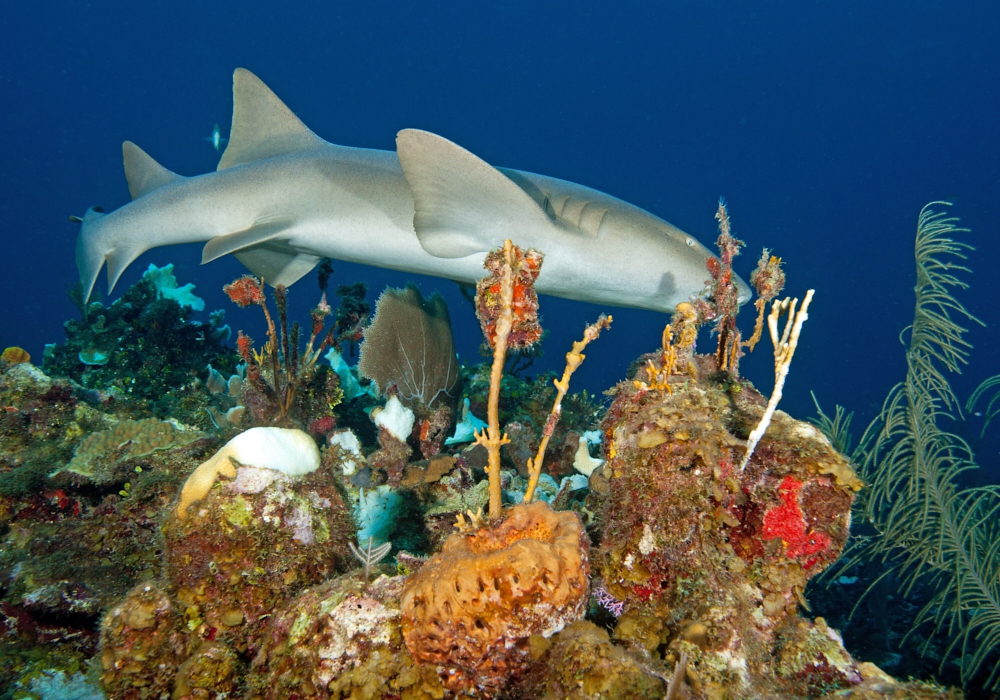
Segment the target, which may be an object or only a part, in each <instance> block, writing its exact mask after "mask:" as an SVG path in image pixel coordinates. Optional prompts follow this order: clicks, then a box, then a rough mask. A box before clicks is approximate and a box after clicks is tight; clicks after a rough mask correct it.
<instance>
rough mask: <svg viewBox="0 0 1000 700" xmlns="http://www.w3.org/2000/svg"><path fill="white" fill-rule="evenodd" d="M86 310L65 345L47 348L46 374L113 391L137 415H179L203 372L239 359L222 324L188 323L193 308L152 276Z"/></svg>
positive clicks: (228, 368) (70, 329)
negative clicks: (165, 292) (168, 293)
mask: <svg viewBox="0 0 1000 700" xmlns="http://www.w3.org/2000/svg"><path fill="white" fill-rule="evenodd" d="M169 267H170V266H167V268H169ZM163 269H166V268H163ZM170 277H171V279H173V276H172V274H171V276H170ZM174 285H175V287H176V280H175V281H174ZM182 301H184V299H182ZM199 301H200V300H199ZM81 310H82V318H81V319H79V320H72V321H67V322H66V323H65V328H66V343H65V344H63V345H55V344H53V345H48V346H46V348H45V358H44V363H43V368H44V369H45V372H46V373H48V374H50V375H53V376H61V377H68V378H70V379H72V380H73V381H75V382H78V383H79V384H81V385H83V386H84V387H86V388H89V389H97V390H101V391H106V392H107V391H110V392H112V395H113V396H114V397H115V400H117V401H123V402H126V403H128V404H130V405H131V406H132V410H133V412H134V413H135V414H137V416H136V417H146V416H148V414H150V413H152V414H153V415H155V416H158V417H161V418H166V417H170V416H173V417H178V418H179V417H181V416H179V415H178V411H177V410H176V409H177V405H178V404H179V403H180V402H182V401H183V400H184V397H185V396H187V395H188V393H190V392H191V391H192V390H191V389H190V388H189V385H190V384H191V383H192V380H194V379H195V378H196V377H197V376H198V374H199V373H200V372H201V371H202V370H203V369H204V367H205V366H206V365H208V364H212V365H213V366H215V367H218V368H220V369H221V370H223V371H232V370H233V369H234V368H235V366H236V362H237V361H238V359H239V358H238V357H237V356H236V355H235V353H233V351H232V350H231V349H229V348H227V347H225V346H224V345H223V344H222V341H223V340H224V339H225V338H226V334H225V333H224V332H221V329H220V328H219V327H218V326H217V325H212V324H206V323H199V322H196V321H191V320H189V316H190V314H191V313H192V312H193V309H192V308H191V306H190V305H182V304H180V303H178V301H177V299H174V298H169V297H167V296H163V294H162V291H161V290H158V288H157V286H156V284H154V281H153V280H152V279H151V278H148V277H144V278H143V279H141V280H139V281H138V282H136V283H135V284H134V285H132V287H130V288H129V289H128V291H126V292H125V293H124V294H123V295H122V297H121V298H120V299H117V300H116V301H115V302H114V303H112V304H111V305H110V306H104V305H103V304H102V303H101V302H97V301H95V302H92V303H90V304H89V305H82V304H81ZM217 322H218V317H215V320H214V321H213V323H216V324H217Z"/></svg>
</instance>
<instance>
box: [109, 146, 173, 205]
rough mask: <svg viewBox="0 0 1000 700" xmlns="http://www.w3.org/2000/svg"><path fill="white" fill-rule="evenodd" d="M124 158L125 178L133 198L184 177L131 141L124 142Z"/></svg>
mask: <svg viewBox="0 0 1000 700" xmlns="http://www.w3.org/2000/svg"><path fill="white" fill-rule="evenodd" d="M122 158H123V160H124V161H125V179H126V180H127V181H128V191H129V194H131V195H132V199H133V200H135V199H139V197H141V196H142V195H144V194H148V193H150V192H152V191H153V190H155V189H157V188H159V187H162V186H163V185H166V184H169V183H171V182H175V181H177V180H181V179H183V178H182V177H181V176H180V175H178V174H177V173H175V172H171V171H170V170H167V169H166V168H164V167H163V166H162V165H160V164H159V163H157V162H156V161H155V160H153V158H152V157H151V156H150V155H149V154H148V153H146V152H145V151H144V150H142V149H141V148H139V147H138V146H136V145H135V144H134V143H132V142H131V141H126V142H125V143H123V144H122Z"/></svg>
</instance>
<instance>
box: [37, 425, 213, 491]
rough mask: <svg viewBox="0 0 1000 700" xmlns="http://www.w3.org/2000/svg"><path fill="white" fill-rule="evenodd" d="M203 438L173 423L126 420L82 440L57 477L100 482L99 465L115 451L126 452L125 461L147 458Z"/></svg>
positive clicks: (197, 433) (193, 431) (195, 432)
mask: <svg viewBox="0 0 1000 700" xmlns="http://www.w3.org/2000/svg"><path fill="white" fill-rule="evenodd" d="M200 437H202V434H201V433H199V432H198V431H196V430H182V429H179V428H177V427H176V426H175V425H174V424H173V423H169V422H167V421H162V420H157V419H155V418H144V419H142V420H128V419H126V420H122V421H119V422H118V423H116V424H115V426H114V427H112V428H109V429H108V430H101V431H99V432H96V433H92V434H90V435H88V436H87V437H85V438H84V439H83V440H81V441H80V444H79V445H77V447H76V452H75V456H74V457H73V459H72V460H70V461H69V463H68V464H67V465H66V466H65V467H63V468H62V469H59V470H58V471H57V472H56V473H58V472H61V471H68V472H71V473H73V474H77V475H79V476H85V477H89V478H91V479H94V480H96V479H97V476H98V474H97V469H96V466H97V464H96V463H97V461H98V460H99V458H101V457H104V456H106V455H108V454H109V453H111V452H113V451H115V450H122V452H123V455H124V456H125V457H143V456H145V455H149V454H152V453H154V452H156V451H159V450H172V449H174V448H176V447H183V446H185V445H188V444H190V443H192V442H194V441H195V440H197V439H198V438H200Z"/></svg>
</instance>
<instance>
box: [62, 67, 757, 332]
mask: <svg viewBox="0 0 1000 700" xmlns="http://www.w3.org/2000/svg"><path fill="white" fill-rule="evenodd" d="M233 96H234V107H233V126H232V130H231V131H230V139H229V144H228V146H227V148H226V151H225V152H224V153H223V155H222V158H221V160H220V161H219V166H218V170H217V171H216V172H213V173H207V174H204V175H198V176H195V177H182V176H179V175H177V174H175V173H173V172H171V171H169V170H167V169H166V168H163V167H162V166H161V165H159V164H158V163H157V162H156V161H154V160H153V159H152V158H151V157H150V156H148V155H147V154H146V153H145V152H144V151H142V149H140V148H139V147H138V146H136V145H135V144H133V143H131V142H128V141H126V142H125V144H124V145H123V155H124V161H125V175H126V178H127V180H128V185H129V191H130V193H131V195H132V198H133V201H132V202H131V203H129V204H126V205H125V206H122V207H121V208H119V209H117V210H115V211H114V212H111V213H109V214H103V213H101V212H100V211H99V210H96V209H90V210H89V211H88V212H87V214H86V215H85V216H84V217H83V220H82V221H83V225H82V228H81V231H80V235H79V238H78V240H77V249H76V260H77V266H78V268H79V271H80V280H81V283H82V284H83V288H84V291H85V292H86V293H87V295H88V296H89V294H90V292H91V291H92V290H93V286H94V283H95V282H96V279H97V275H98V273H99V272H100V269H101V267H102V266H103V265H104V263H105V262H106V263H107V267H108V286H109V291H110V290H111V289H113V288H114V286H115V283H116V282H117V281H118V278H119V277H120V276H121V274H122V272H123V271H124V270H125V269H126V268H127V267H128V265H129V264H130V263H131V262H132V261H134V260H135V259H136V258H137V257H138V256H139V255H141V254H142V253H143V252H145V251H146V250H149V249H151V248H155V247H158V246H165V245H172V244H178V243H191V242H203V243H205V247H204V249H203V254H202V262H203V263H206V262H209V261H211V260H215V259H216V258H218V257H221V256H223V255H226V254H232V255H235V256H236V258H237V259H238V260H239V261H240V262H241V263H243V265H245V266H246V267H247V268H248V269H249V270H250V271H251V272H253V273H254V274H256V275H258V276H260V277H262V278H263V279H264V280H265V281H266V282H267V283H269V284H272V285H278V284H284V285H286V286H287V285H291V284H292V283H294V282H295V281H296V280H298V279H300V278H301V277H302V276H303V275H305V274H307V273H308V272H309V271H310V270H312V269H313V267H315V265H316V264H317V263H318V262H319V261H320V260H321V259H322V258H324V257H329V258H333V259H337V260H343V261H348V262H356V263H362V264H366V265H374V266H377V267H383V268H389V269H394V270H400V271H404V272H410V273H419V274H425V275H432V276H436V277H445V278H448V279H452V280H455V281H458V282H463V283H474V282H476V281H477V280H478V279H480V278H481V277H482V276H483V274H484V272H483V267H482V264H483V259H484V257H485V254H486V253H487V252H488V251H489V250H491V249H493V248H495V247H497V246H499V245H502V244H503V241H504V239H506V238H510V239H512V240H513V241H514V242H515V243H516V244H517V245H520V246H522V247H532V248H536V249H537V250H539V251H541V252H542V253H544V254H545V263H544V266H543V271H542V274H541V275H540V276H539V278H538V282H537V289H538V291H539V292H540V293H542V294H551V295H554V296H559V297H564V298H568V299H575V300H579V301H588V302H593V303H598V304H605V305H612V306H625V307H634V308H644V309H653V310H658V311H667V312H669V311H672V310H673V308H674V306H675V305H676V304H678V303H679V302H681V301H686V300H688V299H689V298H690V297H691V296H692V295H696V294H701V293H703V292H704V291H705V289H706V282H707V281H708V279H709V274H708V272H707V269H706V262H707V260H708V259H709V258H710V257H712V254H711V252H710V251H709V250H708V249H707V248H705V246H703V245H702V244H701V243H699V242H698V241H697V240H695V239H694V238H693V237H692V236H690V235H688V234H686V233H684V232H683V231H681V230H679V229H677V228H676V227H674V226H672V225H670V224H668V223H667V222H665V221H663V220H662V219H660V218H658V217H656V216H654V215H652V214H650V213H649V212H646V211H644V210H642V209H639V208H638V207H635V206H633V205H631V204H628V203H626V202H623V201H621V200H619V199H616V198H615V197H612V196H610V195H607V194H604V193H602V192H598V191H597V190H593V189H590V188H588V187H584V186H582V185H577V184H574V183H571V182H566V181H563V180H559V179H556V178H551V177H546V176H543V175H536V174H534V173H527V172H522V171H517V170H509V169H497V168H494V167H492V166H491V165H489V164H488V163H486V162H485V161H483V160H481V159H480V158H478V157H476V156H475V155H473V154H472V153H470V152H468V151H466V150H465V149H463V148H461V147H460V146H457V145H456V144H454V143H452V142H450V141H448V140H447V139H444V138H442V137H440V136H436V135H434V134H431V133H429V132H426V131H419V130H414V129H407V130H404V131H401V132H400V133H399V134H398V136H397V139H396V145H397V150H396V152H395V153H393V152H391V151H383V150H376V149H365V148H351V147H346V146H338V145H335V144H332V143H329V142H327V141H324V140H323V139H321V138H320V137H318V136H316V135H315V134H314V133H313V132H312V131H310V130H309V129H308V128H307V127H306V126H305V125H304V124H303V123H302V122H301V121H300V120H299V119H298V118H297V117H296V116H295V115H294V114H293V113H292V112H291V110H289V109H288V108H287V107H286V106H285V105H284V103H282V102H281V100H279V99H278V98H277V96H275V95H274V93H273V92H271V90H270V89H268V88H267V86H265V85H264V84H263V83H262V82H261V81H260V80H259V79H258V78H257V77H256V76H254V75H253V74H252V73H250V72H249V71H246V70H244V69H237V71H236V73H235V74H234V78H233ZM738 285H739V289H740V302H741V303H743V302H744V301H746V300H747V299H749V297H750V291H749V288H748V287H747V285H746V283H744V282H743V281H742V280H738Z"/></svg>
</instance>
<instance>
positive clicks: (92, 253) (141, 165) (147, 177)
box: [72, 141, 184, 299]
mask: <svg viewBox="0 0 1000 700" xmlns="http://www.w3.org/2000/svg"><path fill="white" fill-rule="evenodd" d="M122 160H123V161H124V164H125V179H126V180H127V181H128V191H129V193H130V194H131V195H132V199H133V200H136V199H138V198H139V197H142V196H143V195H146V194H149V193H150V192H152V191H153V190H156V189H159V188H160V187H163V186H164V185H168V184H170V183H173V182H176V181H178V180H183V179H184V178H183V177H181V176H180V175H178V174H177V173H174V172H171V171H169V170H167V169H166V168H164V167H163V166H162V165H160V164H159V163H157V162H156V161H155V160H153V159H152V158H151V157H150V156H149V154H147V153H146V152H145V151H143V150H142V149H141V148H139V147H138V146H136V145H135V144H134V143H132V142H131V141H126V142H125V143H123V144H122ZM105 216H106V215H105V214H104V213H103V212H102V211H101V210H100V209H98V208H96V207H91V208H90V209H88V210H87V213H86V214H84V215H83V217H82V218H78V217H72V218H73V220H74V221H79V222H80V223H81V227H80V234H79V236H77V239H76V267H77V269H78V270H79V271H80V284H82V285H83V291H84V292H85V293H86V295H85V298H87V299H89V298H90V294H91V292H93V291H94V284H95V283H96V282H97V275H98V273H99V272H100V271H101V267H103V265H104V263H105V262H107V264H108V293H109V294H110V293H111V291H112V290H113V289H114V288H115V284H117V282H118V278H119V277H121V276H122V273H123V272H125V269H126V268H127V267H128V266H129V265H131V264H132V262H133V261H134V260H135V259H136V258H138V257H139V256H140V255H142V254H143V253H144V252H146V251H147V250H149V246H148V245H147V244H145V243H144V241H143V240H142V239H141V237H139V236H141V234H137V235H136V236H133V237H129V238H125V237H123V236H120V235H117V236H116V235H114V232H113V231H111V230H110V229H109V227H108V226H107V222H106V221H104V217H105Z"/></svg>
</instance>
